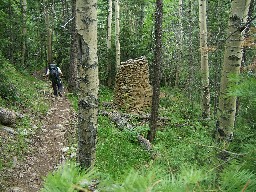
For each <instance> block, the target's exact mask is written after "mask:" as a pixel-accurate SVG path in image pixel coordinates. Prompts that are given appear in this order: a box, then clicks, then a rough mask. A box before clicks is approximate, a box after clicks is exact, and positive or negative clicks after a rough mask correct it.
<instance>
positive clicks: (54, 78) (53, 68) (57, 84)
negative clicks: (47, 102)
mask: <svg viewBox="0 0 256 192" xmlns="http://www.w3.org/2000/svg"><path fill="white" fill-rule="evenodd" d="M61 75H62V72H61V70H60V68H59V67H57V65H56V64H49V67H48V69H47V71H46V74H45V76H49V79H50V80H51V82H52V88H53V94H54V96H56V97H58V95H59V96H60V97H62V90H63V86H62V82H61V79H60V76H61Z"/></svg>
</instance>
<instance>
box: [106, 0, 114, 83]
mask: <svg viewBox="0 0 256 192" xmlns="http://www.w3.org/2000/svg"><path fill="white" fill-rule="evenodd" d="M112 8H113V2H112V0H109V1H108V23H107V25H108V26H107V27H108V32H107V33H108V34H107V55H108V65H107V74H108V77H107V85H108V86H109V87H112V85H113V82H114V77H113V67H112V66H113V63H112V58H111V52H110V51H111V44H112V41H111V40H112V15H113V12H112Z"/></svg>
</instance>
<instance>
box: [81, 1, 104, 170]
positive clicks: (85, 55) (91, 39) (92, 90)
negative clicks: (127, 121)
mask: <svg viewBox="0 0 256 192" xmlns="http://www.w3.org/2000/svg"><path fill="white" fill-rule="evenodd" d="M76 10H77V18H76V19H77V20H76V23H77V32H78V35H79V37H80V42H79V48H80V50H79V53H80V54H81V55H80V56H79V58H80V62H79V64H78V76H79V77H78V89H79V105H78V106H79V114H78V161H79V163H80V165H81V166H82V167H84V168H88V167H90V166H93V165H94V162H95V158H96V132H97V119H98V89H99V78H98V57H97V0H77V4H76Z"/></svg>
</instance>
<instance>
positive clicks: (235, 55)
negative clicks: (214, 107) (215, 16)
mask: <svg viewBox="0 0 256 192" xmlns="http://www.w3.org/2000/svg"><path fill="white" fill-rule="evenodd" d="M249 5H250V0H243V1H241V0H233V1H232V3H231V13H230V17H229V25H228V31H227V35H228V39H227V41H226V48H225V53H224V63H223V67H222V71H221V83H220V97H219V107H218V108H219V113H218V123H217V125H218V126H219V127H217V130H218V131H217V136H218V138H219V139H220V140H224V141H230V140H232V138H233V130H234V123H235V114H236V100H237V97H236V96H229V95H228V88H229V87H230V86H231V82H230V80H229V76H230V75H231V74H234V75H239V73H240V67H241V61H242V42H243V35H242V33H243V30H244V29H243V28H241V27H242V26H244V24H245V23H246V20H247V16H248V10H249Z"/></svg>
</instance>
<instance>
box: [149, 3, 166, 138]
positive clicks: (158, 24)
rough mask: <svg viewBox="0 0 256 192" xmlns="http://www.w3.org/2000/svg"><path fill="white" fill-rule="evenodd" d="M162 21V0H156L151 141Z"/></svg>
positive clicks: (155, 117)
mask: <svg viewBox="0 0 256 192" xmlns="http://www.w3.org/2000/svg"><path fill="white" fill-rule="evenodd" d="M162 22H163V1H162V0H157V1H156V11H155V53H154V57H155V58H154V64H153V80H152V82H153V96H152V108H151V119H150V124H149V127H150V130H149V131H148V135H147V139H148V140H149V141H150V142H152V141H153V140H154V139H155V135H156V129H157V120H158V108H159V95H160V74H161V70H160V66H161V62H162Z"/></svg>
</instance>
